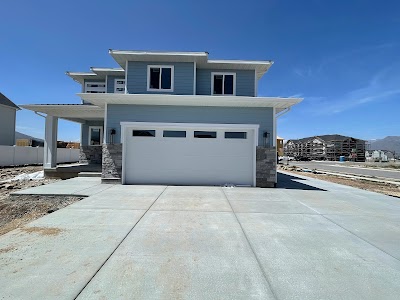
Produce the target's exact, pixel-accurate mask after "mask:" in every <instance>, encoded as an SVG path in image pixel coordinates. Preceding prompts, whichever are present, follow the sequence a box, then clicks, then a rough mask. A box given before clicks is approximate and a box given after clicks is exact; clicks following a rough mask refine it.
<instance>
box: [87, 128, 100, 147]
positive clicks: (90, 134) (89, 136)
mask: <svg viewBox="0 0 400 300" xmlns="http://www.w3.org/2000/svg"><path fill="white" fill-rule="evenodd" d="M92 129H100V145H91V144H90V140H91V137H92V132H91V130H92ZM102 140H103V126H89V134H88V146H101V145H102V144H101V141H102Z"/></svg>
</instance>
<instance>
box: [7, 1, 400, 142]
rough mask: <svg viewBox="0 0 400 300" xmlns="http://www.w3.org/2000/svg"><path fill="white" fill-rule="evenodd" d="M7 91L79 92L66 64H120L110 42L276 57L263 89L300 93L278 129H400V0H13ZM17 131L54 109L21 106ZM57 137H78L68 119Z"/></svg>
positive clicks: (59, 97)
mask: <svg viewBox="0 0 400 300" xmlns="http://www.w3.org/2000/svg"><path fill="white" fill-rule="evenodd" d="M0 10H1V11H2V17H1V18H0V43H1V47H0V91H1V92H2V93H3V94H5V95H6V96H7V97H8V98H10V99H11V100H12V101H14V102H15V103H16V104H45V103H48V104H51V103H80V99H79V98H78V96H76V93H78V92H80V85H79V84H78V83H76V82H74V81H73V80H72V79H71V78H69V77H68V76H66V75H65V72H66V71H89V68H90V67H91V66H96V67H118V65H117V63H116V62H115V61H114V60H113V59H112V58H111V56H110V55H109V54H108V49H122V50H171V51H208V52H209V58H210V59H243V60H273V61H274V65H273V66H272V67H271V68H270V70H269V71H268V72H267V73H266V74H265V75H264V77H263V78H262V79H261V80H260V82H259V84H258V87H259V94H258V95H259V96H270V97H274V96H281V97H301V98H303V99H304V100H303V102H301V103H300V104H298V105H296V106H294V107H293V108H292V109H291V111H290V112H288V113H287V114H285V115H283V116H281V117H279V119H278V135H279V136H281V137H283V138H285V139H291V138H302V137H306V136H313V135H322V134H343V135H350V136H353V137H356V138H361V139H367V140H369V139H377V138H383V137H385V136H388V135H400V118H399V112H400V2H399V1H384V0H382V1H368V0H360V1H352V0H347V1H342V0H335V1H323V0H307V1H305V0H304V1H298V0H293V1H290V0H287V1H282V0H260V1H254V0H246V1H243V0H241V1H236V0H229V1H226V0H220V1H216V0H212V1H206V0H202V1H165V0H153V1H133V0H131V1H126V0H119V1H100V0H96V1H95V0H92V1H90V0H86V1H84V0H79V1H78V0H68V1H54V0H52V1H48V0H46V1H44V0H36V1H31V0H24V1H23V0H2V1H1V2H0ZM17 131H19V132H23V133H25V134H29V135H32V136H35V137H41V138H42V137H43V136H44V119H43V118H42V117H39V116H37V115H35V114H34V113H33V112H31V111H26V110H22V111H19V112H18V113H17ZM58 139H59V140H65V141H79V139H80V125H79V124H77V123H72V122H68V121H63V120H61V121H60V122H59V131H58Z"/></svg>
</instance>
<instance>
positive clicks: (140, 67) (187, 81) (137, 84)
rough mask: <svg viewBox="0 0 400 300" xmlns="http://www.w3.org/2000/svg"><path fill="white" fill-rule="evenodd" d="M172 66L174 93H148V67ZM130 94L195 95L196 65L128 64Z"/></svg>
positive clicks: (131, 62) (132, 62)
mask: <svg viewBox="0 0 400 300" xmlns="http://www.w3.org/2000/svg"><path fill="white" fill-rule="evenodd" d="M148 65H172V66H174V91H173V92H168V93H166V92H149V91H147V66H148ZM127 80H128V82H127V89H128V94H174V95H193V82H194V63H191V62H189V63H165V62H164V63H160V62H134V61H130V62H128V76H127Z"/></svg>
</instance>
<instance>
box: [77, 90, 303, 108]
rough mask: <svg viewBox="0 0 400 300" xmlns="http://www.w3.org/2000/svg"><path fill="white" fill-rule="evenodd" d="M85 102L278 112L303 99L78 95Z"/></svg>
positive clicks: (100, 104) (101, 105)
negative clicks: (216, 107) (273, 108)
mask: <svg viewBox="0 0 400 300" xmlns="http://www.w3.org/2000/svg"><path fill="white" fill-rule="evenodd" d="M78 96H79V97H81V98H82V99H83V100H85V101H88V102H90V103H92V104H94V105H97V106H100V107H104V105H105V103H107V104H136V105H171V106H221V107H275V108H277V112H279V111H281V110H283V109H285V108H288V107H291V106H293V105H295V104H297V103H299V102H301V101H302V99H301V98H277V97H241V96H207V95H160V94H91V93H81V94H78Z"/></svg>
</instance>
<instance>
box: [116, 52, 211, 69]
mask: <svg viewBox="0 0 400 300" xmlns="http://www.w3.org/2000/svg"><path fill="white" fill-rule="evenodd" d="M108 52H109V53H110V55H111V56H112V57H113V58H114V59H115V61H116V62H117V63H118V64H119V65H120V66H121V67H122V68H125V64H126V61H148V62H207V59H208V53H207V52H172V51H135V50H112V49H110V50H109V51H108Z"/></svg>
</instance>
